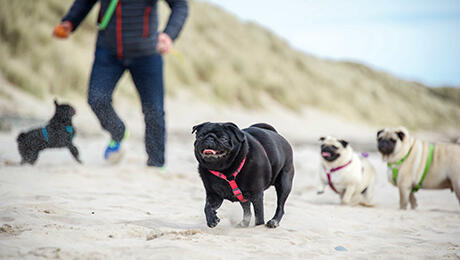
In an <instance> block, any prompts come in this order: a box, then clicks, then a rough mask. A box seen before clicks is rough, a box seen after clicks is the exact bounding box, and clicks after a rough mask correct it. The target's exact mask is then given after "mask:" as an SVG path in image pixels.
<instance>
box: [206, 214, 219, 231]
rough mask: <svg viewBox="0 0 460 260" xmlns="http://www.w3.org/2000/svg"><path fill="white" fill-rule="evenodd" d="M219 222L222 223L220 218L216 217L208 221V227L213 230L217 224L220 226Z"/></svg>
mask: <svg viewBox="0 0 460 260" xmlns="http://www.w3.org/2000/svg"><path fill="white" fill-rule="evenodd" d="M219 222H220V218H219V217H217V216H214V217H213V218H211V219H210V220H208V227H210V228H213V227H215V226H217V224H219Z"/></svg>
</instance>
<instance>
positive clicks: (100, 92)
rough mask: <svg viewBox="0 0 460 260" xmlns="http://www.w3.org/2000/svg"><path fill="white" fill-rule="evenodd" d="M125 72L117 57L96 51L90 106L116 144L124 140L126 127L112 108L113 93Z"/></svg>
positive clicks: (90, 88) (90, 81)
mask: <svg viewBox="0 0 460 260" xmlns="http://www.w3.org/2000/svg"><path fill="white" fill-rule="evenodd" d="M123 71H124V67H123V64H122V63H121V61H120V60H119V59H118V58H117V57H116V56H115V55H111V54H110V53H109V51H107V50H105V49H101V48H97V49H96V53H95V57H94V64H93V69H92V71H91V76H90V80H89V89H88V104H89V105H90V106H91V109H92V110H93V111H94V113H95V114H96V116H97V118H98V119H99V122H100V123H101V126H102V127H103V128H104V129H105V130H107V131H108V132H109V133H110V135H111V136H112V139H113V140H114V141H116V142H120V141H121V139H122V138H123V135H124V133H125V125H124V124H123V122H122V121H121V119H120V118H119V117H118V115H117V113H116V112H115V110H114V109H113V107H112V93H113V91H114V89H115V86H116V84H117V82H118V80H119V79H120V77H121V75H123Z"/></svg>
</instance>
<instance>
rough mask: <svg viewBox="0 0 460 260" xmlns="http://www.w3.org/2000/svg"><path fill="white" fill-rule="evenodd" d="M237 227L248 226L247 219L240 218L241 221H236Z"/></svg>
mask: <svg viewBox="0 0 460 260" xmlns="http://www.w3.org/2000/svg"><path fill="white" fill-rule="evenodd" d="M237 227H239V228H247V227H249V221H245V220H241V222H240V223H238V225H237Z"/></svg>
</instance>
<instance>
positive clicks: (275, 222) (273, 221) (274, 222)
mask: <svg viewBox="0 0 460 260" xmlns="http://www.w3.org/2000/svg"><path fill="white" fill-rule="evenodd" d="M279 225H280V223H279V222H278V220H276V219H270V220H269V221H268V222H267V224H265V226H266V227H268V228H276V227H278V226H279Z"/></svg>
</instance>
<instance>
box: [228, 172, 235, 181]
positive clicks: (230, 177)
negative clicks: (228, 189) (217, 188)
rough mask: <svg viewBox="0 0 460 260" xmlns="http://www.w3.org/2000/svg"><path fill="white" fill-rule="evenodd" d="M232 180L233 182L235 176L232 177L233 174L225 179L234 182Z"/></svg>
mask: <svg viewBox="0 0 460 260" xmlns="http://www.w3.org/2000/svg"><path fill="white" fill-rule="evenodd" d="M234 180H235V176H233V174H232V175H230V176H228V177H227V181H234Z"/></svg>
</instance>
